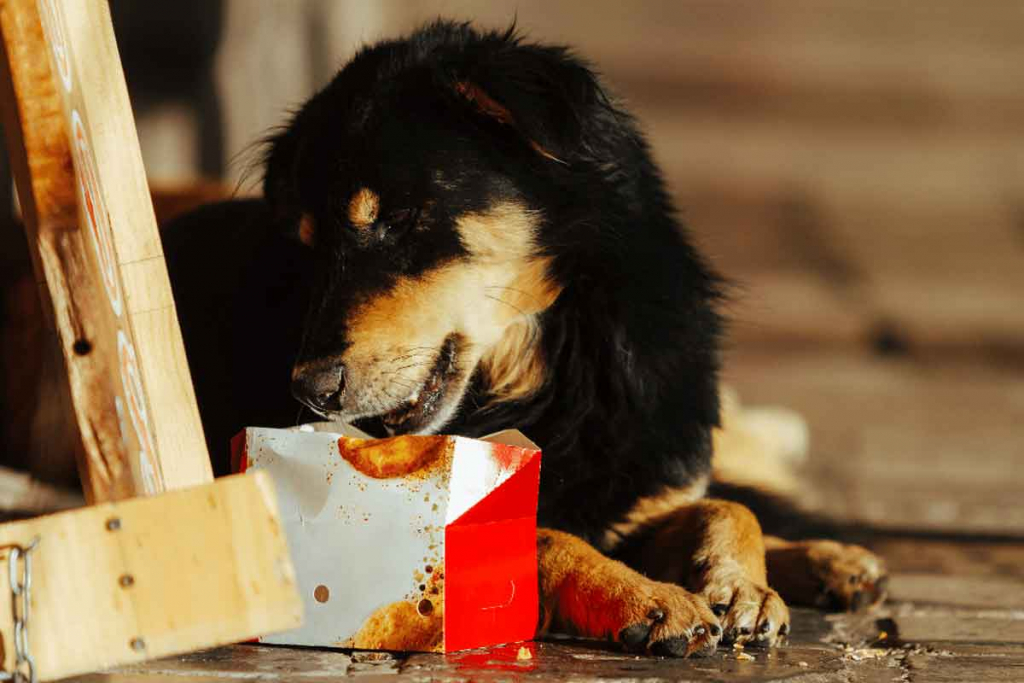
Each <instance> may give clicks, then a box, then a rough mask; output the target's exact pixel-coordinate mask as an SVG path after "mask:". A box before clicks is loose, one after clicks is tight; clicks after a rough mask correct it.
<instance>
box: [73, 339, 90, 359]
mask: <svg viewBox="0 0 1024 683" xmlns="http://www.w3.org/2000/svg"><path fill="white" fill-rule="evenodd" d="M71 350H72V351H74V352H75V355H76V356H87V355H89V352H90V351H92V344H91V343H90V342H89V340H88V339H76V340H75V343H74V344H72V345H71Z"/></svg>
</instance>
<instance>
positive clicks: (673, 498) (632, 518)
mask: <svg viewBox="0 0 1024 683" xmlns="http://www.w3.org/2000/svg"><path fill="white" fill-rule="evenodd" d="M709 482H710V477H709V476H703V477H700V478H698V479H697V480H696V481H694V482H692V483H690V484H689V485H688V486H672V487H666V488H665V490H664V491H662V492H661V493H658V494H655V495H653V496H646V497H644V498H640V499H639V500H638V501H637V502H636V504H635V505H633V507H632V509H631V510H630V511H629V512H628V513H627V514H626V516H625V518H623V520H622V521H620V522H617V523H615V524H612V525H611V527H610V528H609V529H608V530H607V531H606V532H605V533H604V539H603V540H602V544H601V547H602V548H604V550H605V551H611V550H613V549H614V548H615V546H616V545H618V544H619V542H620V541H621V540H622V539H623V538H625V537H626V536H629V535H630V534H632V533H634V532H636V531H637V530H638V529H640V528H641V527H643V526H646V525H647V524H650V523H651V522H654V521H656V520H658V519H661V518H662V517H665V516H666V515H669V514H671V513H673V512H675V511H676V510H678V509H680V508H682V507H686V506H687V505H691V504H693V503H695V502H697V501H698V500H700V499H701V498H703V497H704V494H705V493H706V492H707V490H708V483H709Z"/></svg>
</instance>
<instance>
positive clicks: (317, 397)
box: [292, 364, 345, 413]
mask: <svg viewBox="0 0 1024 683" xmlns="http://www.w3.org/2000/svg"><path fill="white" fill-rule="evenodd" d="M344 390H345V368H344V366H343V365H340V364H332V365H326V366H323V365H313V364H310V365H301V366H298V367H296V368H295V371H294V372H293V373H292V396H294V397H295V398H296V399H297V400H298V401H299V402H301V403H304V404H306V405H307V406H309V407H310V408H312V409H313V410H316V411H318V412H320V413H325V412H337V411H340V410H341V396H342V393H343V392H344Z"/></svg>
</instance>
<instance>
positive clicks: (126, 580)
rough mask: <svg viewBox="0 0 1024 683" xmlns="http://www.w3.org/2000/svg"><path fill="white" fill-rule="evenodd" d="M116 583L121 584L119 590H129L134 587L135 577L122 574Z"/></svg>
mask: <svg viewBox="0 0 1024 683" xmlns="http://www.w3.org/2000/svg"><path fill="white" fill-rule="evenodd" d="M117 582H118V583H119V584H121V588H130V587H131V586H133V585H135V577H134V576H132V575H131V574H122V575H121V578H119V579H118V580H117Z"/></svg>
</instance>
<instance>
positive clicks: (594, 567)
mask: <svg viewBox="0 0 1024 683" xmlns="http://www.w3.org/2000/svg"><path fill="white" fill-rule="evenodd" d="M537 558H538V564H539V574H540V576H539V578H540V598H541V609H542V610H543V614H542V626H541V629H540V631H541V633H543V632H544V631H546V630H547V629H548V628H549V627H550V628H552V629H553V630H557V631H560V632H563V633H564V632H569V633H576V634H579V635H583V636H586V637H590V638H611V639H614V640H618V639H619V636H620V634H621V632H622V630H623V629H625V628H626V627H628V626H634V625H640V624H649V625H650V626H651V633H650V636H649V642H655V641H659V640H666V639H670V638H679V637H680V636H682V637H688V640H689V641H690V643H689V646H688V648H687V654H690V653H692V652H694V651H697V650H703V649H707V648H713V647H714V645H715V643H716V642H717V640H718V638H717V637H714V636H711V635H710V629H708V628H707V626H706V625H708V624H714V623H716V619H715V617H714V615H713V614H711V611H710V610H709V609H708V606H707V604H706V603H704V601H703V600H701V599H699V598H697V596H695V595H693V594H691V593H689V592H687V591H686V590H685V589H683V588H682V587H680V586H674V585H671V584H667V583H659V582H657V581H652V580H650V579H648V578H647V577H645V576H642V575H641V574H638V573H637V572H636V571H634V570H632V569H630V568H629V567H627V566H626V565H625V564H623V563H622V562H619V561H617V560H613V559H611V558H608V557H606V556H604V555H602V554H601V553H599V552H598V551H597V550H595V549H594V548H593V547H592V546H590V545H588V544H587V543H586V542H585V541H583V540H582V539H579V538H577V537H575V536H572V535H570V534H567V533H564V532H561V531H555V530H553V529H538V530H537ZM659 613H660V618H659V617H658V616H657V615H658V614H659ZM697 626H705V631H704V632H703V634H697V633H696V632H695V629H696V627H697Z"/></svg>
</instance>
